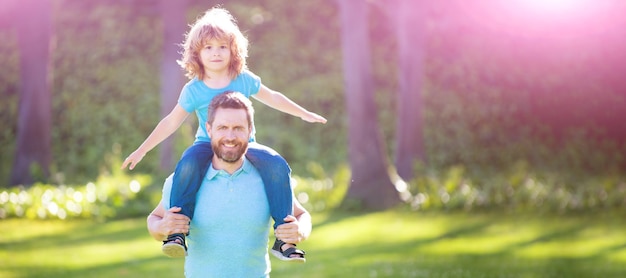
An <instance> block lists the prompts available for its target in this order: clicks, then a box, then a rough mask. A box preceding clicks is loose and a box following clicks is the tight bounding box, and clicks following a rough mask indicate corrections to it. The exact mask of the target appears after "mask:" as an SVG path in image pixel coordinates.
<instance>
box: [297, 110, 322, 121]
mask: <svg viewBox="0 0 626 278" xmlns="http://www.w3.org/2000/svg"><path fill="white" fill-rule="evenodd" d="M300 118H301V119H302V120H304V121H307V122H309V123H322V124H325V123H326V118H324V117H322V116H320V115H318V114H315V113H313V112H308V113H307V114H306V115H304V116H302V117H300Z"/></svg>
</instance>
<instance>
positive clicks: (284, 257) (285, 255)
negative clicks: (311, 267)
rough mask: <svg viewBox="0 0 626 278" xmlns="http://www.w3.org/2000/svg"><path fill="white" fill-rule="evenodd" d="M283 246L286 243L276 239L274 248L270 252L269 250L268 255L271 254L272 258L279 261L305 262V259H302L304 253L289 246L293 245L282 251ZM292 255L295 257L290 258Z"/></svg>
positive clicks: (294, 246)
mask: <svg viewBox="0 0 626 278" xmlns="http://www.w3.org/2000/svg"><path fill="white" fill-rule="evenodd" d="M285 244H287V243H286V242H284V241H282V240H280V239H276V241H275V242H274V246H273V247H272V250H270V253H272V255H274V257H276V258H278V259H279V260H281V261H288V262H296V263H304V262H306V259H305V258H304V254H306V253H305V252H304V251H302V250H300V249H297V248H296V245H295V244H291V245H293V247H289V248H287V249H285V250H284V251H283V249H282V247H283V245H285ZM292 255H295V256H293V257H292Z"/></svg>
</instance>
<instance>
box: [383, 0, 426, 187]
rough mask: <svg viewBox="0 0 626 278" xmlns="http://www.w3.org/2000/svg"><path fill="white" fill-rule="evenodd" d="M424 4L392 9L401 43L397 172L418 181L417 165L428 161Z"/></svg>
mask: <svg viewBox="0 0 626 278" xmlns="http://www.w3.org/2000/svg"><path fill="white" fill-rule="evenodd" d="M424 6H425V3H424V1H421V0H420V1H415V0H396V1H393V2H392V3H391V5H389V7H390V9H389V10H390V15H391V16H390V18H391V19H392V20H393V24H392V26H395V30H396V38H397V40H398V63H399V64H398V67H399V69H398V75H399V76H398V77H399V91H398V100H399V101H398V102H397V103H398V114H397V115H398V116H397V124H396V135H395V137H396V155H395V158H396V161H395V165H396V169H397V171H398V175H400V177H401V178H403V179H405V180H410V179H412V178H413V177H414V166H415V163H416V162H417V161H424V160H425V158H426V154H425V151H424V139H423V134H422V130H423V126H422V111H423V106H424V105H423V102H422V92H421V91H422V86H423V76H424V48H425V43H424V32H425V30H424V22H425V19H424V8H425V7H424Z"/></svg>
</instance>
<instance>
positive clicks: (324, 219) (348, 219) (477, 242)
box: [0, 210, 626, 278]
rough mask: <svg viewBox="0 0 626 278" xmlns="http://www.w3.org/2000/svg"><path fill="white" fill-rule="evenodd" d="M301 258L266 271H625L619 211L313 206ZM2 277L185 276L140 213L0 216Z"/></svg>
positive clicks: (331, 273) (561, 273)
mask: <svg viewBox="0 0 626 278" xmlns="http://www.w3.org/2000/svg"><path fill="white" fill-rule="evenodd" d="M314 222H315V223H314V225H315V226H314V232H313V235H312V236H311V238H310V239H309V240H308V241H306V242H304V243H302V244H301V245H300V247H302V248H303V249H305V250H306V251H307V260H308V262H307V263H306V264H304V265H297V264H288V263H284V262H280V261H277V260H274V259H272V267H273V271H272V277H626V233H625V232H624V231H626V221H625V220H624V217H622V216H621V214H607V213H604V214H585V215H568V216H545V215H544V216H535V215H532V214H523V215H515V214H506V213H461V212H455V213H443V212H437V213H434V212H428V213H420V212H405V211H400V210H390V211H385V212H378V213H369V214H348V213H334V214H314ZM0 230H2V236H0V277H7V278H8V277H118V278H122V277H182V271H183V267H182V265H183V261H182V260H175V259H169V258H166V257H164V256H163V255H161V253H160V245H159V243H158V242H156V241H154V240H153V239H152V238H150V237H149V235H148V233H147V231H146V228H145V220H144V219H143V218H139V219H127V220H117V221H111V222H107V223H98V222H94V221H89V220H73V221H56V220H48V221H36V220H18V219H9V220H0Z"/></svg>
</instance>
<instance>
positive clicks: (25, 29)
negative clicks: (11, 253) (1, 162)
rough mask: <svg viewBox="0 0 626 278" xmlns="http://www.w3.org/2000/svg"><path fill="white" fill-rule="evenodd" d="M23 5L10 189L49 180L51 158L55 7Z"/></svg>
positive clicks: (43, 1) (45, 1) (45, 2)
mask: <svg viewBox="0 0 626 278" xmlns="http://www.w3.org/2000/svg"><path fill="white" fill-rule="evenodd" d="M36 5H37V6H36V7H32V5H26V4H24V5H20V6H18V8H17V13H18V14H19V15H20V16H19V17H17V18H21V19H24V20H20V21H19V22H18V23H16V27H17V37H18V46H19V51H20V57H19V59H20V83H19V84H20V102H19V112H18V123H17V144H16V149H15V158H14V162H13V169H12V172H11V178H10V181H9V184H10V185H31V184H32V183H33V182H35V181H36V179H41V178H47V177H48V176H49V174H50V173H49V166H50V161H51V160H52V154H51V152H52V151H51V140H52V139H51V134H50V131H51V126H52V121H51V119H52V112H51V111H52V107H51V106H52V102H51V99H52V97H51V92H50V90H51V89H50V88H51V84H50V83H51V80H52V77H51V74H50V73H51V59H50V53H51V50H50V45H51V44H50V40H51V37H52V5H51V2H50V0H40V1H37V3H36Z"/></svg>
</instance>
